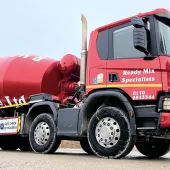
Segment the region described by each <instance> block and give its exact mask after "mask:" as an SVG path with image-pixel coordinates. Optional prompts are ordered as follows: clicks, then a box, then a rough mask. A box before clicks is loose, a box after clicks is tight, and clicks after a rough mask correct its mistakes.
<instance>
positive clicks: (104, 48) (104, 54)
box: [97, 30, 109, 60]
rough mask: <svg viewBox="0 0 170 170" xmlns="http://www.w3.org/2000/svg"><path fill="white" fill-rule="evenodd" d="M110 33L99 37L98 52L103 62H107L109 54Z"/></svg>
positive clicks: (104, 32) (102, 33) (101, 34)
mask: <svg viewBox="0 0 170 170" xmlns="http://www.w3.org/2000/svg"><path fill="white" fill-rule="evenodd" d="M108 38H109V31H108V30H105V31H102V32H100V33H99V35H98V37H97V52H98V54H99V57H100V59H101V60H107V58H108V54H109V39H108Z"/></svg>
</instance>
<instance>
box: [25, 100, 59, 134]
mask: <svg viewBox="0 0 170 170" xmlns="http://www.w3.org/2000/svg"><path fill="white" fill-rule="evenodd" d="M57 111H58V104H57V103H54V102H49V101H45V102H39V103H35V104H33V105H32V106H31V107H30V108H29V110H28V113H27V115H26V117H25V123H24V128H23V132H24V135H27V134H28V133H29V129H30V127H31V123H32V122H33V120H34V119H35V118H36V117H37V116H38V115H39V114H41V113H48V114H51V115H53V117H54V121H55V122H56V120H57Z"/></svg>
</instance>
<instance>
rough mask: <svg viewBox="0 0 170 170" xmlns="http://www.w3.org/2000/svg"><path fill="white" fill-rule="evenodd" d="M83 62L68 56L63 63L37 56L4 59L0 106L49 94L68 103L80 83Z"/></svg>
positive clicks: (1, 60) (0, 68) (0, 64)
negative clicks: (35, 95)
mask: <svg viewBox="0 0 170 170" xmlns="http://www.w3.org/2000/svg"><path fill="white" fill-rule="evenodd" d="M79 73H80V59H79V58H77V57H76V56H74V55H71V54H67V55H65V56H63V58H62V59H61V60H60V61H56V60H55V59H52V58H43V57H41V56H35V55H20V56H19V55H18V56H9V57H1V58H0V105H1V106H6V105H11V104H20V103H23V102H28V100H29V96H30V95H33V94H38V93H48V94H51V95H53V97H54V99H57V100H60V101H61V102H63V103H64V102H65V101H66V100H67V98H69V97H70V96H72V95H73V94H74V92H75V89H76V87H77V86H78V85H77V82H78V81H79Z"/></svg>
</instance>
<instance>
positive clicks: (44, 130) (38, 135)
mask: <svg viewBox="0 0 170 170" xmlns="http://www.w3.org/2000/svg"><path fill="white" fill-rule="evenodd" d="M49 137H50V128H49V126H48V124H47V123H46V122H40V123H39V124H38V125H37V126H36V128H35V130H34V139H35V142H36V143H37V144H38V145H45V144H46V143H47V141H48V139H49Z"/></svg>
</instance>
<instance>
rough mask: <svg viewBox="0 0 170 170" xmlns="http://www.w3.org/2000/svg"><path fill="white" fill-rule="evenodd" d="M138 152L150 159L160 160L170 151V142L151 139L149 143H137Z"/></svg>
mask: <svg viewBox="0 0 170 170" xmlns="http://www.w3.org/2000/svg"><path fill="white" fill-rule="evenodd" d="M136 148H137V149H138V151H139V152H140V153H141V154H143V155H145V156H147V157H148V158H158V157H161V156H164V155H166V154H167V153H168V152H169V151H170V141H167V140H164V139H151V140H150V141H149V142H137V143H136Z"/></svg>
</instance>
